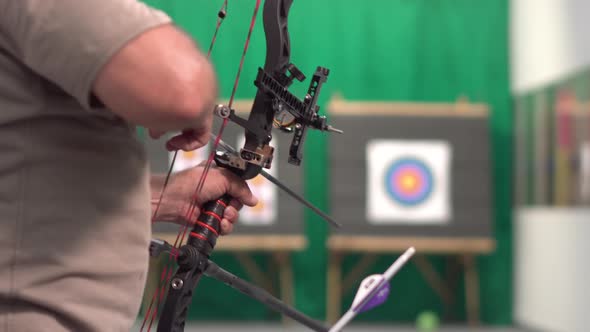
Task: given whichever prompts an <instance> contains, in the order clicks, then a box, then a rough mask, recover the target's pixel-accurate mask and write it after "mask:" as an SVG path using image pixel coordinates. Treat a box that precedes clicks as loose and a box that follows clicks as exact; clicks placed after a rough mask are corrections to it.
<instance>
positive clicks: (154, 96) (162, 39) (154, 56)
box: [94, 24, 217, 131]
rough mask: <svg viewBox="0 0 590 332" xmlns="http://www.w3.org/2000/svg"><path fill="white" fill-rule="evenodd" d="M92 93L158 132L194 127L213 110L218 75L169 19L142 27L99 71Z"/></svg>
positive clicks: (136, 122) (124, 115) (137, 121)
mask: <svg viewBox="0 0 590 332" xmlns="http://www.w3.org/2000/svg"><path fill="white" fill-rule="evenodd" d="M94 92H95V94H96V95H97V97H98V98H99V99H100V100H101V101H102V102H103V103H104V104H105V105H106V106H107V107H108V108H109V109H111V110H112V111H113V112H115V113H117V114H119V115H120V116H122V117H123V118H125V119H127V120H128V121H130V122H132V123H135V124H138V125H141V126H145V127H148V128H151V129H155V130H160V131H173V130H181V129H185V128H198V127H199V126H200V125H201V124H202V123H203V119H204V118H205V117H206V116H207V114H208V113H210V112H212V111H213V106H214V103H215V100H216V98H217V80H216V76H215V73H214V70H213V67H212V65H211V63H210V62H209V61H208V60H207V58H206V56H205V55H204V54H203V53H202V52H201V51H200V50H199V49H198V48H197V46H196V45H195V43H194V42H193V41H192V39H191V38H190V37H189V36H187V35H186V34H185V33H184V32H182V31H180V30H179V29H177V28H176V27H174V26H173V25H171V24H167V25H163V26H160V27H157V28H154V29H151V30H149V31H146V32H144V33H143V34H141V35H140V36H138V37H137V38H135V39H134V40H132V41H131V42H129V43H128V44H127V45H126V46H125V47H123V48H122V49H121V50H120V51H119V52H117V53H116V54H115V55H114V56H113V57H112V58H111V59H110V61H109V62H108V63H107V64H106V65H105V66H104V67H103V68H102V70H101V71H100V73H99V75H98V77H97V79H96V81H95V84H94Z"/></svg>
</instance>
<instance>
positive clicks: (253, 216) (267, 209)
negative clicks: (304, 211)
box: [237, 136, 278, 225]
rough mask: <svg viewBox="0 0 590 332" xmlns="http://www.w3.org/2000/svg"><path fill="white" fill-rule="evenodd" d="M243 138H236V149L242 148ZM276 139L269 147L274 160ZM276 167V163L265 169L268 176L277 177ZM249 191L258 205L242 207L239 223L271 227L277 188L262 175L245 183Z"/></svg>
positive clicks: (276, 199)
mask: <svg viewBox="0 0 590 332" xmlns="http://www.w3.org/2000/svg"><path fill="white" fill-rule="evenodd" d="M244 140H245V139H244V137H243V136H240V137H239V138H238V145H237V147H242V146H244ZM277 144H278V143H277V138H276V137H274V138H273V140H272V141H271V143H270V145H271V146H272V147H274V148H275V151H274V160H275V161H276V160H277V158H278V151H277V148H276V145H277ZM277 168H278V166H277V165H276V162H275V164H274V167H271V168H270V169H265V171H266V172H267V173H270V175H272V176H274V177H277V176H278V172H277ZM247 182H248V186H249V187H250V190H252V193H253V194H254V196H256V197H257V198H258V204H257V205H256V206H254V207H249V206H244V207H243V208H242V210H241V211H240V217H239V222H240V223H243V224H246V225H272V224H274V223H275V221H276V218H277V213H278V197H277V195H278V193H277V188H276V187H275V185H274V184H272V183H271V182H270V181H268V180H267V179H265V178H264V177H263V176H262V175H257V176H256V177H254V178H253V179H250V180H248V181H247Z"/></svg>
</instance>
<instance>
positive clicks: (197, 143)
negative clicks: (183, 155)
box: [149, 117, 213, 151]
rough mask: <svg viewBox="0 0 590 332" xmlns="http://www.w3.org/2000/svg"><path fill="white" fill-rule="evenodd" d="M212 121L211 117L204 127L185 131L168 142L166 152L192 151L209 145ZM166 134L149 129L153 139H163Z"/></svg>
mask: <svg viewBox="0 0 590 332" xmlns="http://www.w3.org/2000/svg"><path fill="white" fill-rule="evenodd" d="M212 120H213V119H212V117H211V118H209V119H208V120H205V121H204V122H205V123H204V124H203V125H204V126H203V127H201V128H195V129H185V130H183V131H182V132H181V133H180V134H179V135H176V136H174V137H172V138H171V139H169V140H168V141H167V142H166V150H168V151H176V150H184V151H192V150H196V149H199V148H201V147H203V146H205V145H207V142H209V137H210V133H211V122H212ZM165 133H166V132H164V131H158V130H154V129H149V134H150V137H151V138H153V139H158V138H160V137H162V135H164V134H165Z"/></svg>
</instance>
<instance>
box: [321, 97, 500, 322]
mask: <svg viewBox="0 0 590 332" xmlns="http://www.w3.org/2000/svg"><path fill="white" fill-rule="evenodd" d="M328 108H329V112H330V116H331V119H332V120H333V122H334V125H335V126H338V127H339V128H342V129H343V130H344V132H345V134H344V135H342V136H340V137H338V138H337V139H331V140H330V149H329V151H330V164H331V168H330V170H331V173H330V176H331V184H330V199H331V202H330V206H331V213H332V216H333V217H334V218H335V219H336V220H337V221H338V222H340V223H342V224H343V227H342V228H341V229H340V230H337V231H333V232H332V233H331V234H330V236H329V237H328V239H327V242H326V246H327V249H328V252H329V259H328V264H329V266H328V272H327V284H328V297H327V318H328V321H330V322H333V321H334V320H335V319H337V317H339V316H340V312H341V309H342V297H343V295H344V294H346V293H347V292H348V291H350V290H351V289H353V288H354V287H355V286H356V284H355V283H356V281H357V280H358V279H359V276H361V275H364V274H366V273H368V272H367V271H368V270H369V269H371V267H372V266H373V264H374V263H375V262H376V261H377V259H378V257H379V256H380V255H386V254H397V253H400V252H403V251H404V250H405V249H406V248H408V247H410V246H413V247H415V248H416V252H417V253H418V255H416V256H415V257H414V259H413V260H412V262H413V264H415V266H416V268H417V269H418V271H419V272H420V273H421V275H422V276H423V277H424V279H425V281H426V282H427V283H428V285H429V286H430V287H431V288H432V289H433V290H434V291H435V293H436V294H437V295H438V296H439V297H440V298H441V300H442V302H443V304H444V305H445V308H446V309H447V313H446V315H445V316H449V317H450V316H452V313H451V312H450V309H449V308H451V307H452V306H453V304H454V303H455V301H456V298H455V293H457V289H456V288H457V286H458V284H459V277H460V276H461V275H463V276H464V280H465V285H464V287H465V301H466V311H467V313H466V314H467V320H468V322H469V323H470V324H471V325H477V324H478V322H479V302H480V300H479V276H478V269H477V264H476V258H477V256H478V255H484V254H489V253H491V252H493V251H494V249H495V240H494V238H493V235H492V213H491V191H492V188H491V170H490V168H491V161H490V147H489V129H488V108H487V106H486V105H482V104H471V103H468V102H467V101H464V100H459V101H458V102H456V103H397V102H396V103H390V102H349V101H345V100H343V99H341V98H333V99H332V100H331V101H330V103H329V105H328ZM347 134H348V135H347ZM346 165H352V166H350V167H347V166H346ZM353 166H354V167H353ZM350 254H360V255H361V258H360V259H359V260H358V261H357V262H356V264H355V265H354V266H352V267H351V268H350V269H348V271H347V273H344V272H343V266H342V262H343V259H344V258H345V257H346V256H347V255H350ZM431 255H436V256H445V257H446V259H447V262H448V263H447V264H446V267H447V271H446V273H445V275H441V274H440V273H439V272H438V271H437V270H436V269H435V268H434V267H433V265H432V264H431V262H430V261H429V256H431Z"/></svg>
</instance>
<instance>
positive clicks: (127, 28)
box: [0, 0, 170, 108]
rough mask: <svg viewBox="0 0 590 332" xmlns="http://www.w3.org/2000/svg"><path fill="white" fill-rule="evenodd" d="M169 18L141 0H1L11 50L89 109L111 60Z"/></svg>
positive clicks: (0, 17) (0, 18) (0, 23)
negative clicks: (97, 81)
mask: <svg viewBox="0 0 590 332" xmlns="http://www.w3.org/2000/svg"><path fill="white" fill-rule="evenodd" d="M169 22H170V18H169V17H168V16H167V15H166V14H164V13H163V12H161V11H159V10H156V9H153V8H151V7H149V6H147V5H145V4H144V3H141V2H139V1H137V0H0V33H2V34H3V35H4V37H5V38H6V39H8V40H9V50H8V51H9V52H11V53H13V55H14V56H15V57H17V58H18V59H19V60H20V61H22V62H23V63H24V64H25V65H27V66H28V67H30V68H31V69H32V70H33V71H35V72H37V73H38V74H39V75H41V76H43V77H45V78H46V79H48V80H50V81H52V82H53V83H55V84H57V85H58V86H60V87H61V88H62V89H63V90H64V91H65V92H67V93H68V94H70V95H72V96H73V97H74V98H76V99H77V100H78V102H79V103H80V104H81V105H82V106H84V107H85V108H91V99H92V86H93V84H94V80H95V79H96V76H97V74H98V72H99V71H100V69H101V68H102V67H103V66H104V65H105V64H106V63H107V62H108V60H109V59H110V58H111V57H112V56H113V55H114V54H115V53H116V52H117V51H118V50H119V49H121V48H122V47H123V46H124V45H125V44H126V43H128V42H129V41H130V40H132V39H134V38H135V37H137V36H138V35H140V34H141V33H142V32H145V31H147V30H149V29H151V28H154V27H156V26H159V25H162V24H166V23H169ZM146 56H149V54H146Z"/></svg>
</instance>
